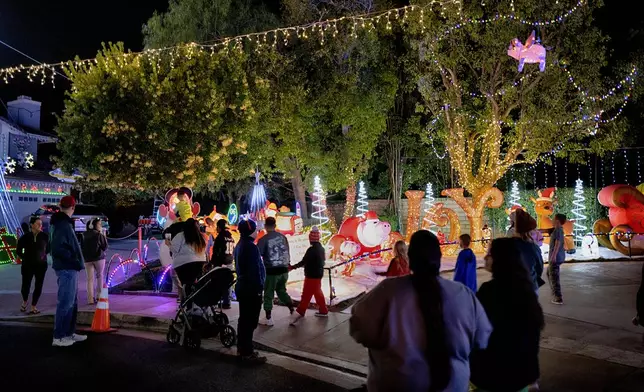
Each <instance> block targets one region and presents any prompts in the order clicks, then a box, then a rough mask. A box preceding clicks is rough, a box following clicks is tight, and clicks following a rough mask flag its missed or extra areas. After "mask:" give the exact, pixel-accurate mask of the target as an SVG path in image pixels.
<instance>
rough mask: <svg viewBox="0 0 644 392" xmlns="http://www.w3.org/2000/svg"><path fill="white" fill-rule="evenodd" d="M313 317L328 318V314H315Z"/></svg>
mask: <svg viewBox="0 0 644 392" xmlns="http://www.w3.org/2000/svg"><path fill="white" fill-rule="evenodd" d="M315 317H329V314H328V313H320V312H315Z"/></svg>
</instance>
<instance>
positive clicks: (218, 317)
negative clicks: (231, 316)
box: [213, 313, 230, 326]
mask: <svg viewBox="0 0 644 392" xmlns="http://www.w3.org/2000/svg"><path fill="white" fill-rule="evenodd" d="M213 320H214V322H215V325H217V326H224V325H228V324H229V323H230V322H229V321H228V316H226V313H215V315H214V316H213Z"/></svg>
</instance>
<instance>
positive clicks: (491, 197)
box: [441, 188, 503, 252]
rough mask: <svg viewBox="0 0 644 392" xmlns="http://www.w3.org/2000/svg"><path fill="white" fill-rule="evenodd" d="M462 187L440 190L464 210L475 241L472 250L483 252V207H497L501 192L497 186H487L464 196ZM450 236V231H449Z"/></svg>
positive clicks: (500, 202) (501, 195) (499, 205)
mask: <svg viewBox="0 0 644 392" xmlns="http://www.w3.org/2000/svg"><path fill="white" fill-rule="evenodd" d="M463 192H464V189H463V188H452V189H445V190H443V191H442V192H441V194H442V195H443V196H448V197H451V198H452V199H454V201H455V202H456V204H458V206H459V207H461V208H462V209H463V211H465V216H466V217H467V220H468V221H469V222H470V236H472V240H474V241H476V242H474V243H473V244H472V250H474V251H475V252H483V251H484V250H485V249H484V247H483V243H482V242H481V241H480V240H482V239H483V231H482V230H483V214H484V212H485V208H499V207H501V206H502V205H503V192H501V191H500V190H499V189H497V188H488V189H486V190H485V191H483V192H480V193H478V194H476V195H472V197H471V198H466V197H465V195H464V194H463ZM450 238H451V233H450Z"/></svg>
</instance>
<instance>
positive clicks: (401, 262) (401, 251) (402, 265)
mask: <svg viewBox="0 0 644 392" xmlns="http://www.w3.org/2000/svg"><path fill="white" fill-rule="evenodd" d="M410 273H411V271H410V270H409V258H408V257H407V244H405V241H402V240H400V241H396V243H395V244H394V258H393V259H391V262H390V263H389V267H387V271H385V272H376V275H380V276H386V277H389V278H393V277H396V276H405V275H409V274H410Z"/></svg>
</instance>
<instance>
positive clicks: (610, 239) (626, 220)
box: [593, 184, 644, 255]
mask: <svg viewBox="0 0 644 392" xmlns="http://www.w3.org/2000/svg"><path fill="white" fill-rule="evenodd" d="M597 199H599V203H600V204H601V205H603V206H604V207H608V219H600V220H598V221H597V222H595V225H594V227H593V230H594V232H595V233H606V234H609V235H603V236H602V235H599V236H597V239H598V241H599V242H600V243H601V244H602V245H604V246H605V247H607V248H610V249H615V250H616V251H618V252H620V253H622V254H625V255H642V254H644V235H642V233H644V194H642V192H640V191H639V190H638V189H637V188H635V187H632V186H630V185H619V184H617V185H610V186H607V187H605V188H604V189H602V190H601V191H599V195H597ZM632 233H634V234H632ZM629 238H630V239H631V244H630V251H629V246H628V240H629Z"/></svg>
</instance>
